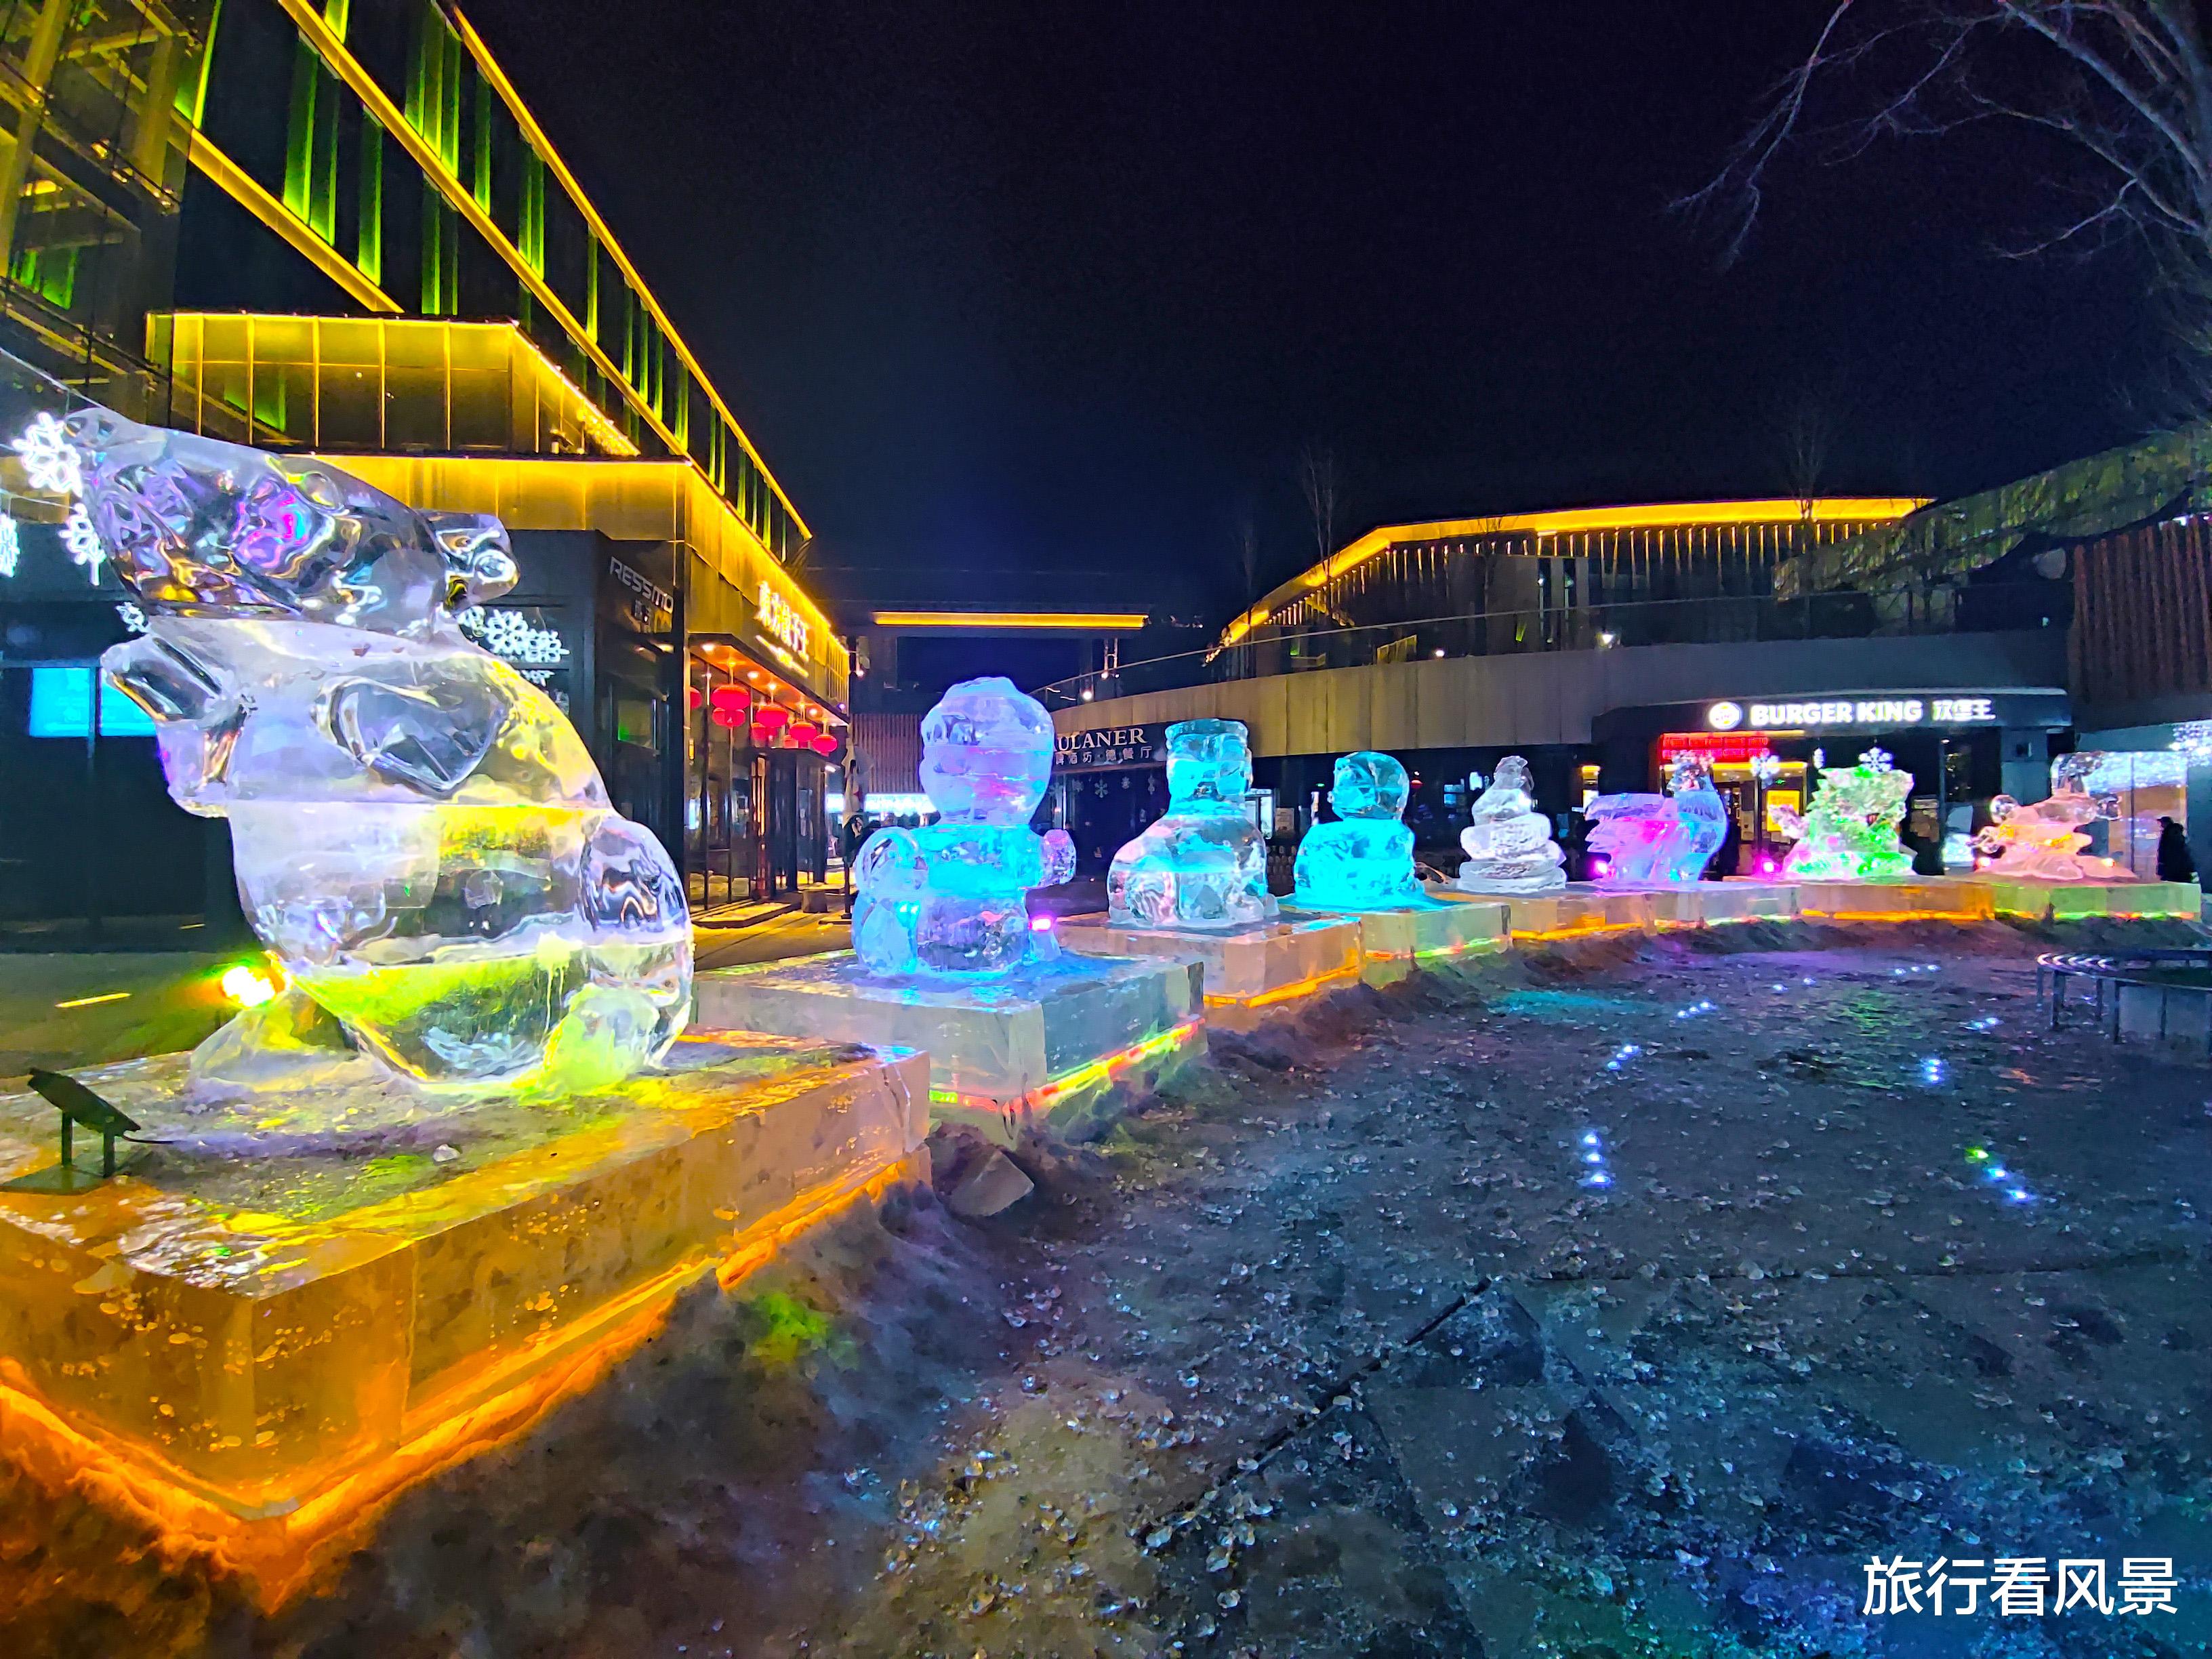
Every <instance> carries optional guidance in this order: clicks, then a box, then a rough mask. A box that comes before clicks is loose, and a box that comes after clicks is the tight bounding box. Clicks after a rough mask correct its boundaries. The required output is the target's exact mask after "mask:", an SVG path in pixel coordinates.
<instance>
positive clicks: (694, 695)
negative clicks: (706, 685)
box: [691, 685, 701, 708]
mask: <svg viewBox="0 0 2212 1659" xmlns="http://www.w3.org/2000/svg"><path fill="white" fill-rule="evenodd" d="M700 702H701V698H700V696H699V688H698V687H697V686H696V685H695V686H693V687H692V688H691V706H692V707H693V708H697V707H698V706H699V704H700Z"/></svg>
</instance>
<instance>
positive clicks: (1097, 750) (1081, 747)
mask: <svg viewBox="0 0 2212 1659" xmlns="http://www.w3.org/2000/svg"><path fill="white" fill-rule="evenodd" d="M1160 742H1161V737H1160V728H1159V727H1158V726H1098V727H1097V728H1095V729H1093V730H1091V731H1089V732H1060V734H1059V735H1058V736H1057V737H1056V738H1054V740H1053V755H1052V760H1053V764H1054V765H1055V766H1057V767H1058V768H1059V769H1060V770H1061V771H1063V772H1091V771H1096V770H1097V769H1100V768H1101V767H1108V766H1151V765H1152V764H1154V763H1156V762H1157V761H1158V759H1159V748H1160Z"/></svg>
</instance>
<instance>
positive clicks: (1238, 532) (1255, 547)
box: [1229, 501, 1260, 610]
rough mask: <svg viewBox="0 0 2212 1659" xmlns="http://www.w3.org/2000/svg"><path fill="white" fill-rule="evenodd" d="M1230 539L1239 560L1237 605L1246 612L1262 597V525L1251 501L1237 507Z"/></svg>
mask: <svg viewBox="0 0 2212 1659" xmlns="http://www.w3.org/2000/svg"><path fill="white" fill-rule="evenodd" d="M1229 537H1230V543H1231V546H1232V547H1233V548H1234V549H1235V551H1236V558H1237V608H1238V609H1239V610H1244V609H1248V608H1249V606H1250V605H1251V604H1252V601H1253V600H1255V599H1258V598H1259V597H1260V523H1259V520H1258V519H1257V518H1255V516H1254V514H1253V512H1252V503H1251V502H1250V501H1243V502H1240V503H1239V504H1238V505H1237V512H1236V515H1235V516H1234V517H1233V518H1232V519H1231V520H1230V525H1229Z"/></svg>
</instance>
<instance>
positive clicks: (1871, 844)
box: [1774, 749, 1912, 881]
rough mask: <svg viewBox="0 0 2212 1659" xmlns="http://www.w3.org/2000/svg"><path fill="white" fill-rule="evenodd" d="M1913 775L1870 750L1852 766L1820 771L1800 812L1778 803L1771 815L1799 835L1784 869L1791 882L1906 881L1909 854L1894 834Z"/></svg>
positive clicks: (1783, 862)
mask: <svg viewBox="0 0 2212 1659" xmlns="http://www.w3.org/2000/svg"><path fill="white" fill-rule="evenodd" d="M1911 793H1912V774H1911V773H1910V772H1900V771H1899V770H1897V769H1896V768H1894V767H1893V766H1892V765H1891V764H1890V763H1889V756H1888V755H1887V753H1886V752H1885V751H1883V750H1880V749H1869V750H1867V751H1866V753H1864V754H1863V755H1861V756H1860V757H1859V761H1858V764H1857V765H1856V766H1839V767H1836V768H1833V769H1831V770H1828V771H1825V772H1823V773H1821V774H1820V787H1819V788H1818V789H1816V790H1815V791H1814V794H1813V799H1812V801H1811V804H1810V805H1808V806H1807V808H1806V810H1805V811H1804V813H1803V815H1802V816H1800V815H1799V814H1797V813H1796V812H1792V811H1790V810H1789V809H1788V808H1787V807H1777V808H1776V809H1775V813H1774V815H1775V818H1776V821H1777V822H1778V823H1780V824H1781V825H1782V827H1783V829H1784V831H1785V832H1786V833H1789V834H1792V835H1795V836H1796V837H1797V844H1796V846H1795V847H1793V848H1790V856H1789V857H1787V858H1785V859H1784V860H1783V861H1782V873H1783V875H1784V878H1788V879H1790V880H1795V881H1910V880H1911V878H1912V857H1911V854H1909V853H1907V852H1906V851H1905V848H1904V846H1903V844H1902V843H1901V842H1899V840H1898V838H1897V826H1898V824H1899V823H1901V822H1902V821H1903V819H1904V817H1905V802H1906V800H1907V799H1909V798H1910V797H1911Z"/></svg>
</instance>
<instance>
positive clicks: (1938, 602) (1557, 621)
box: [1035, 582, 2070, 708]
mask: <svg viewBox="0 0 2212 1659" xmlns="http://www.w3.org/2000/svg"><path fill="white" fill-rule="evenodd" d="M2069 599H2070V590H2069V589H2068V588H2066V587H2064V586H2062V585H2059V584H2056V583H2052V584H2044V583H2026V582H2022V583H2006V584H2002V585H1993V586H1986V587H1978V588H1951V587H1939V588H1936V589H1933V590H1927V591H1899V592H1889V593H1867V592H1861V591H1859V590H1858V589H1857V588H1846V589H1844V590H1842V591H1840V592H1827V593H1808V594H1801V595H1799V596H1798V597H1796V598H1795V599H1774V598H1771V597H1757V598H1753V597H1745V598H1737V599H1644V600H1634V601H1630V602H1627V603H1623V604H1614V605H1577V606H1576V607H1574V608H1573V609H1571V610H1565V609H1559V608H1557V607H1554V608H1552V609H1548V610H1531V611H1477V612H1461V613H1459V614H1456V615H1453V616H1444V617H1419V618H1416V619H1414V620H1411V621H1405V622H1389V623H1361V624H1356V625H1352V626H1342V627H1331V628H1326V629H1305V630H1302V631H1299V632H1296V633H1280V634H1267V633H1263V634H1261V635H1255V637H1253V638H1249V639H1247V640H1245V641H1242V642H1240V643H1238V644H1237V645H1231V646H1216V647H1208V648H1206V649H1205V650H1200V651H1183V652H1178V653H1175V654H1174V655H1172V656H1165V657H1150V658H1146V659H1144V660H1143V661H1140V662H1131V663H1123V664H1121V665H1120V666H1119V667H1118V668H1116V669H1115V670H1114V671H1111V672H1098V671H1092V672H1090V673H1085V674H1077V675H1072V676H1070V677H1068V678H1066V679H1060V680H1054V681H1053V682H1052V683H1051V684H1048V685H1044V686H1041V687H1039V688H1038V689H1037V690H1036V693H1035V695H1036V696H1037V697H1038V698H1040V699H1041V700H1042V702H1044V703H1045V704H1046V706H1047V707H1048V708H1067V707H1069V706H1071V705H1072V704H1074V703H1078V702H1091V701H1093V700H1094V699H1097V698H1104V697H1118V696H1134V695H1137V694H1139V693H1142V692H1147V691H1173V690H1182V689H1184V688H1186V687H1188V686H1193V685H1203V684H1208V683H1210V682H1213V681H1218V680H1237V679H1254V678H1263V677H1267V676H1271V675H1279V674H1294V673H1299V672H1303V671H1308V670H1313V669H1322V668H1352V667H1359V666H1365V665H1371V664H1375V663H1391V662H1407V661H1415V660H1419V659H1424V658H1437V657H1498V656H1518V655H1524V654H1527V653H1532V652H1539V651H1605V650H1612V649H1615V648H1619V647H1630V646H1639V645H1730V644H1746V643H1753V642H1758V641H1789V640H1832V639H1866V638H1869V637H1872V636H1875V635H1884V636H1887V635H1908V634H1967V633H1992V632H1999V631H2008V630H2013V629H2032V628H2037V627H2045V626H2048V627H2060V628H2063V626H2064V625H2065V623H2067V621H2068V620H2069V616H2068V614H2067V613H2068V611H2069V610H2070V605H2069V604H2068V603H2067V602H2068V600H2069Z"/></svg>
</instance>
